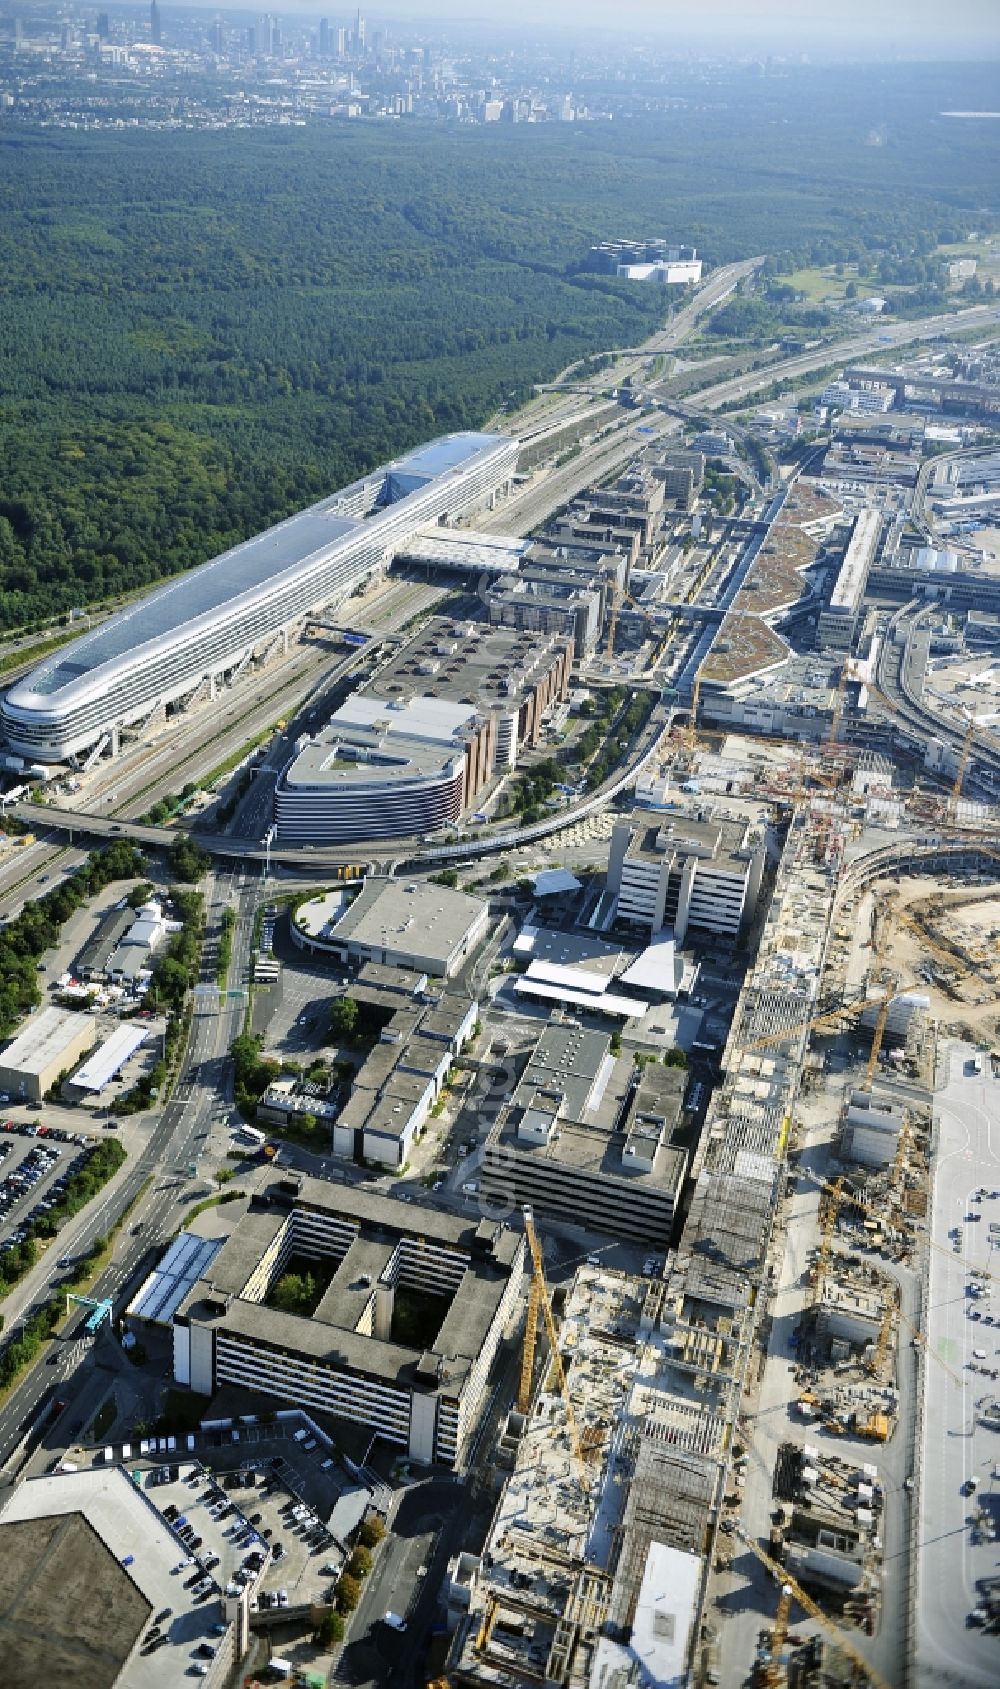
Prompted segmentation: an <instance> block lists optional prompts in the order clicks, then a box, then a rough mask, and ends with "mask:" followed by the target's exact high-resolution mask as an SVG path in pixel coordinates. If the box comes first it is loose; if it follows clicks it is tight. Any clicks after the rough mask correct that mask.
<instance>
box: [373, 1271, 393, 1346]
mask: <svg viewBox="0 0 1000 1689" xmlns="http://www.w3.org/2000/svg"><path fill="white" fill-rule="evenodd" d="M395 1300H396V1287H395V1285H392V1284H382V1283H379V1284H377V1285H376V1286H375V1331H374V1334H373V1335H374V1336H375V1337H376V1338H377V1340H378V1342H380V1343H388V1342H390V1341H391V1339H392V1310H393V1305H394V1303H395Z"/></svg>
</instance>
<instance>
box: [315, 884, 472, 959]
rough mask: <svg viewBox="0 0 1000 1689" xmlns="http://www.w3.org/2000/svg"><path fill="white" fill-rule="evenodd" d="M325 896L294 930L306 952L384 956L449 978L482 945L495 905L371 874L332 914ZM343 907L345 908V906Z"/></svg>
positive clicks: (342, 956) (446, 889) (443, 888)
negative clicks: (349, 901)
mask: <svg viewBox="0 0 1000 1689" xmlns="http://www.w3.org/2000/svg"><path fill="white" fill-rule="evenodd" d="M328 907H329V900H328V899H327V898H314V899H312V900H311V901H310V902H309V903H304V904H302V906H301V907H300V908H299V909H298V911H297V912H296V916H295V920H294V921H293V922H292V936H293V938H294V939H295V942H296V943H297V944H298V945H299V946H300V947H301V948H302V949H305V950H311V951H314V952H317V953H319V952H322V953H324V954H326V955H331V956H336V957H338V959H339V960H340V961H342V962H381V963H383V964H384V965H385V966H386V967H394V968H413V969H415V970H416V971H417V972H418V973H424V974H430V975H432V976H433V977H434V978H437V979H449V978H450V977H451V975H452V974H453V973H455V972H456V971H457V969H459V968H460V967H461V966H462V965H463V963H464V962H465V961H467V960H468V958H469V957H470V956H471V955H472V953H473V951H474V950H475V949H476V947H477V945H479V944H481V943H482V940H483V939H484V938H485V936H486V932H487V929H488V927H489V919H490V911H489V904H488V903H486V902H484V900H483V899H482V898H481V897H470V895H469V893H468V892H464V891H455V890H453V889H452V887H450V886H439V885H435V884H433V883H431V882H430V881H426V880H413V881H404V880H395V879H392V880H383V879H368V880H366V881H365V883H364V885H363V887H362V889H361V891H360V892H359V893H358V895H357V897H355V898H354V900H353V902H351V903H348V904H347V905H346V907H343V906H342V905H341V904H340V903H339V901H338V902H337V912H336V913H335V915H334V918H333V919H332V920H331V919H329V918H328V915H327V910H328ZM341 910H342V912H341Z"/></svg>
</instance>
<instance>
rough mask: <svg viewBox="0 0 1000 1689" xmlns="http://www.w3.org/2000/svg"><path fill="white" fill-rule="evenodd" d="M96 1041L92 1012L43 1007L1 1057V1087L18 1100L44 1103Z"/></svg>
mask: <svg viewBox="0 0 1000 1689" xmlns="http://www.w3.org/2000/svg"><path fill="white" fill-rule="evenodd" d="M96 1042H97V1022H96V1020H94V1018H93V1016H92V1015H81V1014H77V1013H76V1012H75V1010H72V1009H56V1008H51V1007H50V1008H46V1009H42V1010H41V1011H40V1013H38V1014H37V1015H32V1017H31V1019H30V1020H29V1021H27V1022H26V1023H25V1025H24V1026H23V1027H22V1028H21V1031H20V1032H19V1033H18V1035H17V1037H16V1038H15V1039H14V1040H13V1042H12V1043H10V1044H8V1045H7V1048H6V1050H5V1051H4V1053H3V1055H2V1056H0V1090H2V1091H6V1092H7V1093H8V1095H9V1096H10V1097H12V1098H13V1099H14V1101H16V1102H21V1101H25V1102H36V1103H37V1102H41V1100H42V1098H43V1097H44V1095H45V1093H46V1092H47V1091H48V1090H50V1089H51V1087H52V1086H53V1085H54V1084H55V1083H56V1081H57V1080H58V1079H59V1077H60V1075H61V1074H65V1073H67V1072H69V1070H70V1069H71V1068H74V1067H75V1066H76V1064H77V1062H78V1061H79V1060H80V1057H81V1056H83V1055H86V1053H87V1051H88V1050H89V1049H90V1048H91V1047H92V1046H93V1045H94V1044H95V1043H96Z"/></svg>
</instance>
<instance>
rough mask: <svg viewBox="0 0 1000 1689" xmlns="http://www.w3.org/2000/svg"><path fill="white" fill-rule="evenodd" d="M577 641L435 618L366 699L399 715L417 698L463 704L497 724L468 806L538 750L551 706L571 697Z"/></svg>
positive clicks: (470, 790) (473, 774)
mask: <svg viewBox="0 0 1000 1689" xmlns="http://www.w3.org/2000/svg"><path fill="white" fill-rule="evenodd" d="M572 668H573V643H572V638H571V637H569V636H567V635H566V634H559V635H554V634H551V633H550V634H547V635H545V636H543V637H541V638H539V635H538V633H537V632H535V631H533V630H526V631H522V630H519V629H509V630H508V629H501V628H495V627H489V626H488V625H487V624H486V623H485V622H473V621H461V620H458V619H456V618H453V617H448V616H432V617H431V618H430V620H429V621H427V622H426V623H425V624H424V626H423V627H422V628H421V629H420V630H419V631H418V632H417V633H415V634H414V636H413V638H412V639H410V640H408V641H407V643H406V644H405V645H403V646H402V647H401V648H400V650H399V651H398V652H397V653H396V654H395V656H394V657H392V658H390V659H389V661H387V662H386V663H385V664H384V666H383V667H382V669H381V671H380V673H379V675H378V677H377V679H376V680H374V681H373V682H372V684H371V685H370V686H369V687H368V688H367V689H366V692H365V693H363V694H362V696H371V697H375V698H378V699H381V700H382V701H383V707H384V709H385V710H387V711H389V710H395V709H397V708H399V707H400V706H403V705H405V704H406V702H407V700H408V699H409V698H411V697H413V696H414V695H415V694H422V695H423V696H425V697H429V698H437V699H446V700H448V701H450V702H452V703H456V702H461V703H464V704H466V705H468V706H469V707H474V708H475V709H476V710H477V711H478V713H479V714H480V715H481V716H482V717H484V718H485V719H488V720H489V719H491V720H492V721H493V722H494V724H495V733H494V738H493V740H492V743H491V752H492V755H491V759H490V761H489V763H488V764H487V765H486V767H485V768H484V769H482V770H478V769H477V770H470V777H469V781H468V784H467V791H466V804H467V805H468V804H470V803H471V802H472V800H473V798H474V797H475V795H476V794H477V793H478V792H479V791H480V790H481V787H482V785H483V783H484V781H485V779H486V778H487V777H488V775H489V774H491V773H500V772H502V771H503V770H504V769H507V768H513V767H514V766H515V765H516V763H517V760H518V755H519V752H520V750H521V747H522V746H524V745H535V744H537V743H538V741H539V739H540V737H541V731H542V723H543V721H544V719H545V718H546V716H547V715H548V713H549V711H550V710H551V708H552V706H553V705H554V704H556V703H559V702H562V701H563V700H565V699H566V698H568V697H569V683H570V676H571V673H572Z"/></svg>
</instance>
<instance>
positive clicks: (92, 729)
mask: <svg viewBox="0 0 1000 1689" xmlns="http://www.w3.org/2000/svg"><path fill="white" fill-rule="evenodd" d="M517 451H518V447H517V443H516V441H514V440H511V439H508V438H507V437H506V436H505V435H501V434H448V435H445V436H444V437H443V438H441V439H439V440H433V441H431V442H430V443H429V444H428V445H426V446H421V447H419V448H418V449H417V450H416V451H413V452H410V453H408V454H407V455H406V456H405V457H402V458H399V459H397V461H396V462H394V463H391V464H388V465H386V466H385V467H384V468H381V469H377V470H375V471H374V473H373V474H371V475H367V476H365V477H364V479H363V480H361V481H356V482H354V483H353V485H351V486H350V487H346V488H344V489H343V491H342V492H339V493H335V494H334V495H333V496H332V497H331V498H328V499H324V500H322V501H321V502H320V503H319V504H314V505H312V506H311V507H310V508H309V509H308V510H303V511H300V512H299V513H298V514H297V515H296V516H290V517H289V518H288V519H287V521H284V522H279V523H278V525H277V526H276V527H274V528H269V529H268V530H267V531H266V533H263V534H258V535H256V536H255V537H254V538H253V539H250V540H247V541H245V542H244V544H242V545H238V546H234V547H233V549H232V550H231V551H226V552H223V553H222V555H221V556H220V557H216V558H214V559H213V560H212V561H211V562H210V563H204V564H202V566H201V567H200V568H198V569H193V570H192V571H191V572H190V573H189V574H186V575H182V576H180V577H179V578H178V579H177V580H175V581H171V582H170V584H169V585H168V586H164V587H161V588H160V589H159V590H158V591H157V592H154V593H152V594H151V596H150V597H149V598H146V599H144V600H143V601H142V603H140V604H137V605H136V606H135V607H134V608H133V609H130V610H125V611H123V613H122V614H121V615H119V616H114V617H113V618H112V619H111V620H110V621H108V622H105V623H104V624H103V625H102V626H101V627H99V628H95V629H94V631H93V632H92V633H88V634H84V636H83V637H82V638H81V639H79V640H76V641H74V643H73V644H72V645H70V646H67V647H66V648H65V650H63V651H58V652H55V653H54V654H53V656H51V657H50V658H48V659H47V660H46V661H45V662H43V663H40V664H39V666H38V668H36V669H33V670H32V672H31V674H29V675H27V676H26V677H25V678H24V679H23V680H21V681H18V682H17V683H16V685H14V686H12V687H11V690H10V691H9V693H8V694H7V697H6V698H5V699H4V701H3V704H2V707H0V720H2V723H3V731H4V736H5V738H6V740H7V743H8V744H9V746H10V747H11V749H12V750H13V751H14V752H16V753H17V754H18V755H20V756H24V757H28V758H30V759H31V760H32V761H36V762H62V761H64V760H65V759H67V758H71V757H79V756H80V755H81V754H86V753H87V752H90V751H93V750H94V749H95V748H96V747H97V746H99V745H101V744H102V742H103V741H105V740H107V741H108V742H109V744H110V745H111V747H112V748H114V744H115V741H116V738H117V734H118V731H119V729H120V728H122V727H127V726H129V725H131V724H135V723H137V722H141V721H144V720H145V719H146V718H148V717H149V716H151V715H152V714H153V713H154V711H156V710H157V709H160V708H163V707H164V706H166V705H169V704H177V703H179V702H181V701H183V700H184V699H185V698H189V697H193V695H194V694H195V692H197V690H198V688H199V687H200V686H202V685H203V684H204V683H205V682H209V683H212V682H214V681H215V680H216V679H218V678H219V677H220V676H222V675H225V674H227V673H229V672H231V671H232V670H233V669H235V668H236V667H238V666H239V665H240V664H241V663H243V662H244V661H246V660H247V659H248V658H249V657H250V656H252V655H253V654H254V653H255V652H260V651H262V650H263V649H264V647H265V646H266V645H268V644H269V643H270V642H271V641H272V640H273V639H274V638H275V636H277V635H280V634H281V633H282V632H283V631H285V630H287V629H289V628H291V627H293V626H294V625H295V624H296V623H297V622H299V621H301V620H302V619H303V618H304V617H305V616H308V615H310V614H311V613H314V612H315V611H317V610H319V609H321V608H322V607H323V605H325V604H328V603H330V602H331V600H333V599H336V598H339V597H341V596H342V595H343V594H344V593H345V592H350V590H351V589H352V587H353V586H355V585H356V584H357V582H358V581H360V580H361V579H362V578H363V577H364V576H365V575H366V574H367V573H368V572H369V570H371V569H372V568H377V567H380V566H383V565H385V564H386V563H388V562H390V561H391V559H392V557H393V556H394V554H395V552H396V551H397V550H398V549H399V548H400V546H401V545H402V544H404V543H405V542H406V541H408V540H410V539H411V538H412V537H413V535H414V534H415V533H417V532H418V531H419V530H420V529H422V528H427V527H429V526H432V525H434V524H436V523H441V522H444V521H447V520H449V519H451V518H454V517H456V516H461V515H464V514H465V513H466V512H468V511H471V510H475V509H477V508H478V507H480V506H482V505H484V504H486V503H488V502H489V501H490V500H491V499H492V498H493V496H494V494H495V493H496V492H497V491H498V489H499V488H501V487H503V486H504V485H505V484H506V483H507V482H508V481H509V480H510V478H511V476H512V475H513V473H514V466H515V463H516V460H517Z"/></svg>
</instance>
